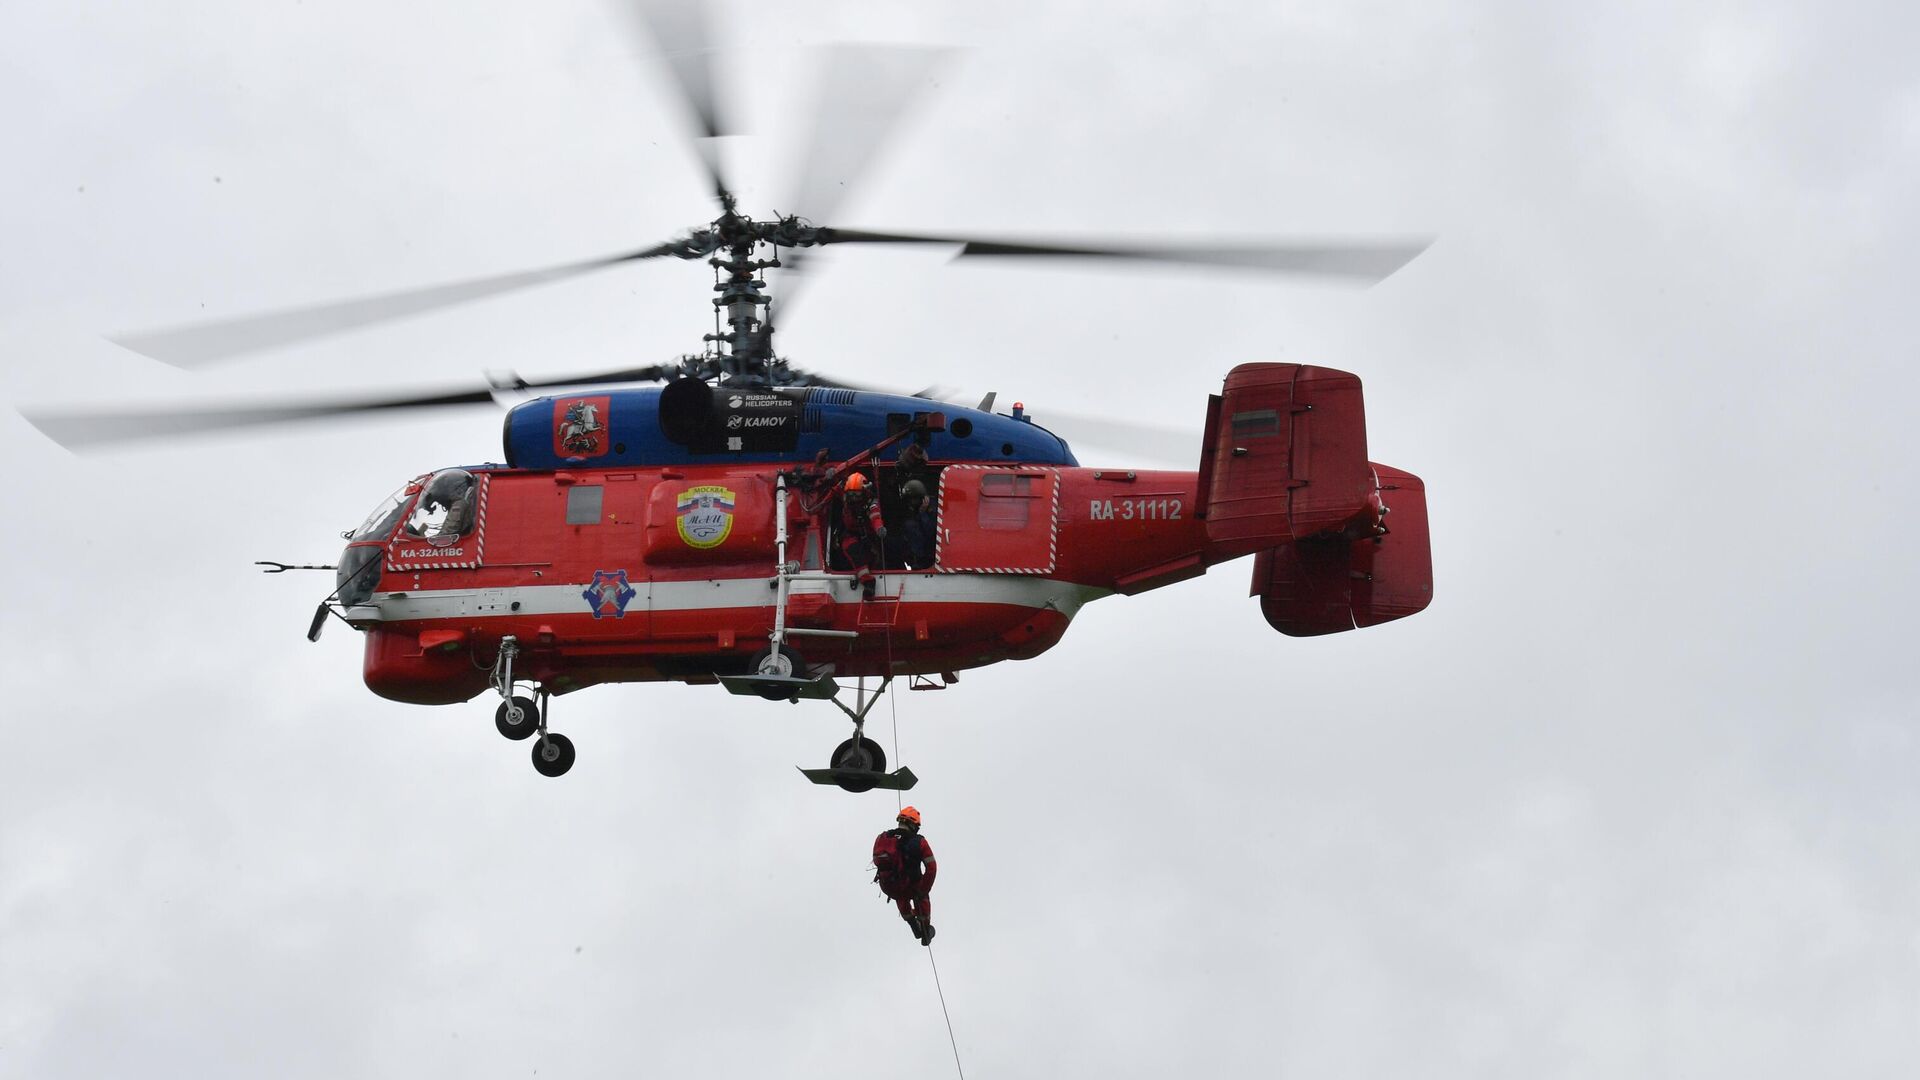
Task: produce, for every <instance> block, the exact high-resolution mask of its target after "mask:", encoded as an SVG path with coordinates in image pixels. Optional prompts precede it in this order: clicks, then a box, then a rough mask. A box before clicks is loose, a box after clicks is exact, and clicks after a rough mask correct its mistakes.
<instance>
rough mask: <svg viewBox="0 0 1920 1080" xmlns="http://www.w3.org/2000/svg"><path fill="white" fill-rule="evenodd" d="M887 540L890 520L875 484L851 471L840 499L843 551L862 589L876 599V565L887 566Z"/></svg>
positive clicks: (861, 474)
mask: <svg viewBox="0 0 1920 1080" xmlns="http://www.w3.org/2000/svg"><path fill="white" fill-rule="evenodd" d="M886 539H887V525H886V521H885V520H884V519H883V518H881V516H880V501H879V500H878V499H875V498H874V497H873V489H872V485H871V484H869V483H868V482H867V478H866V475H865V474H863V473H857V472H856V473H852V474H850V475H849V476H848V477H847V480H846V487H845V489H844V493H843V496H842V498H841V500H840V550H841V551H842V552H844V553H845V554H846V556H847V565H848V566H849V567H851V568H852V569H853V570H854V571H855V572H856V573H858V574H859V575H860V592H861V594H862V595H864V596H865V597H866V598H867V599H869V600H871V599H873V571H874V568H875V567H879V566H883V565H884V563H883V562H882V561H881V559H882V545H883V544H884V543H885V542H886Z"/></svg>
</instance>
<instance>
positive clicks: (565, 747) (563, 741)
mask: <svg viewBox="0 0 1920 1080" xmlns="http://www.w3.org/2000/svg"><path fill="white" fill-rule="evenodd" d="M533 767H534V769H535V771H537V772H538V773H539V774H540V775H541V776H561V775H564V774H565V773H566V771H567V770H568V769H571V768H573V740H572V739H569V738H567V737H566V736H565V735H556V734H554V733H553V732H551V731H549V732H547V735H546V737H545V738H543V739H541V740H540V741H539V742H537V743H534V744H533Z"/></svg>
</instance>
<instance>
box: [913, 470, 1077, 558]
mask: <svg viewBox="0 0 1920 1080" xmlns="http://www.w3.org/2000/svg"><path fill="white" fill-rule="evenodd" d="M954 472H982V473H986V472H1004V473H1013V474H1015V475H1018V474H1019V473H1021V472H1026V473H1038V474H1044V475H1045V476H1046V477H1047V478H1048V479H1049V480H1050V481H1051V482H1052V485H1053V499H1052V505H1051V506H1049V507H1048V511H1047V512H1048V520H1047V565H1045V566H1040V567H1034V566H1024V567H1023V566H947V565H945V564H944V563H943V562H942V560H941V557H940V553H941V551H942V549H943V548H944V547H945V545H946V539H947V524H946V515H947V500H946V499H944V498H943V499H941V500H940V502H939V505H937V506H936V507H935V508H934V514H933V531H934V556H933V562H934V567H933V568H934V570H935V571H936V572H937V573H942V574H1051V573H1053V569H1054V567H1055V566H1057V565H1059V562H1060V474H1059V473H1058V472H1055V471H1054V470H1052V469H1047V468H1041V467H1038V466H1033V465H1024V466H1023V465H948V466H945V467H943V468H942V469H941V470H940V487H941V491H942V492H945V490H946V484H947V477H948V475H949V474H952V473H954Z"/></svg>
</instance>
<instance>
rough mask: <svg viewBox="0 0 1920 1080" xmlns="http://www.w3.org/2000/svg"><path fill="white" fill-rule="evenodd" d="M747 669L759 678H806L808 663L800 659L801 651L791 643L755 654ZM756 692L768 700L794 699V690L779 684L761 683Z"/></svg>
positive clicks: (770, 647) (767, 648)
mask: <svg viewBox="0 0 1920 1080" xmlns="http://www.w3.org/2000/svg"><path fill="white" fill-rule="evenodd" d="M747 670H748V671H749V672H750V673H752V674H753V675H754V676H755V677H758V678H772V679H804V678H806V677H807V665H806V663H805V662H804V661H802V660H801V659H800V652H799V650H798V649H795V648H794V647H793V646H791V645H781V646H779V647H778V648H775V647H773V646H771V645H770V646H768V647H766V648H764V649H761V650H760V651H759V652H757V653H754V654H753V660H752V661H751V662H749V663H748V664H747ZM754 693H756V694H759V695H760V696H761V697H763V698H766V699H767V700H768V701H787V700H792V699H793V692H792V691H791V690H789V689H786V688H784V687H781V686H778V685H771V686H769V685H765V684H763V685H761V686H759V687H757V688H756V689H755V690H754Z"/></svg>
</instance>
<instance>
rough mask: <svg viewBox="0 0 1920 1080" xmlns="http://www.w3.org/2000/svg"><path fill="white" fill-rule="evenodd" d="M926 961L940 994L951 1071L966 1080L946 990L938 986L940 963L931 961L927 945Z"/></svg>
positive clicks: (934, 985) (935, 990) (931, 947)
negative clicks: (951, 1055)
mask: <svg viewBox="0 0 1920 1080" xmlns="http://www.w3.org/2000/svg"><path fill="white" fill-rule="evenodd" d="M927 963H928V965H929V966H931V967H932V968H933V991H934V993H936V994H939V995H940V1016H941V1018H942V1019H944V1020H945V1021H946V1022H947V1045H948V1046H951V1047H953V1071H954V1072H957V1073H959V1074H960V1080H967V1070H965V1069H963V1068H961V1067H960V1043H959V1042H958V1041H957V1040H955V1039H954V1037H953V1017H952V1016H951V1015H949V1014H948V1013H947V992H946V991H945V990H943V989H941V987H940V965H939V964H936V963H934V962H933V946H931V945H929V946H927Z"/></svg>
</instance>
